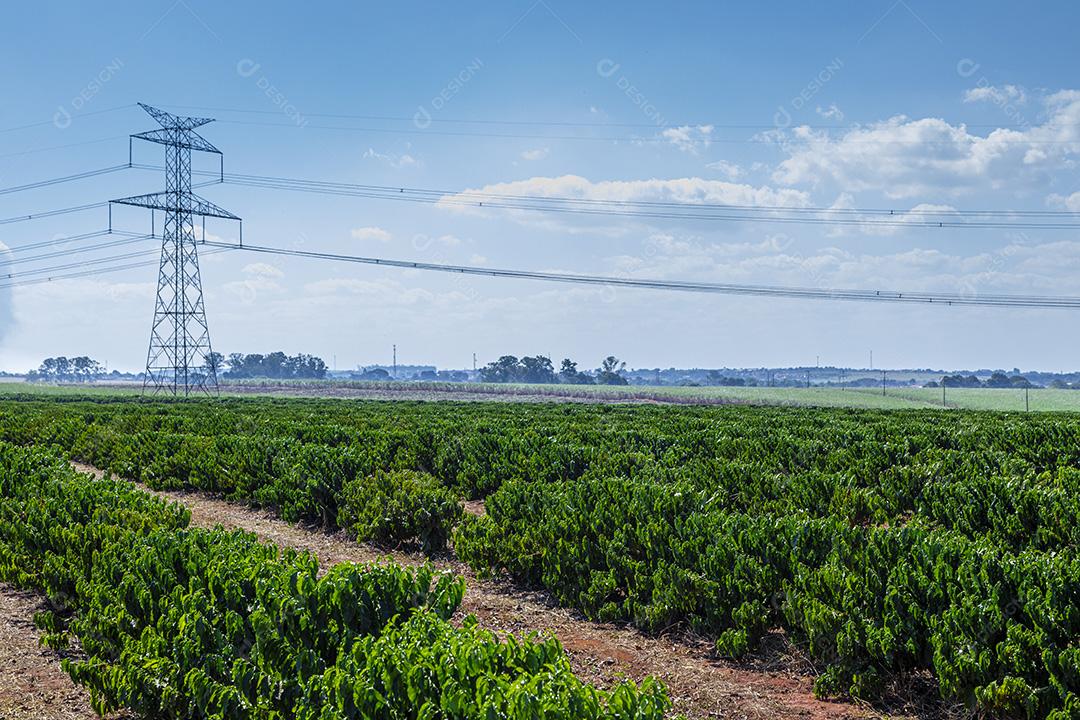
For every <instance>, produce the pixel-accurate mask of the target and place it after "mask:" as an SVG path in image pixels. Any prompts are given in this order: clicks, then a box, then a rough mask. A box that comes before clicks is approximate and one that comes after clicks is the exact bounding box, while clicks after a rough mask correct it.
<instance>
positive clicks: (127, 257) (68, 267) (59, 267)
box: [0, 250, 159, 280]
mask: <svg viewBox="0 0 1080 720" xmlns="http://www.w3.org/2000/svg"><path fill="white" fill-rule="evenodd" d="M158 252H159V251H158V250H138V251H136V252H130V253H125V254H122V255H110V256H108V257H103V258H95V259H93V260H81V261H79V262H72V263H66V264H64V265H53V266H51V267H44V268H34V269H33V270H20V271H19V272H13V273H0V278H4V279H6V280H10V279H11V278H16V277H23V276H24V275H42V274H45V273H51V272H56V271H58V270H71V269H73V268H78V267H85V266H87V265H101V264H103V263H108V262H116V261H118V260H130V259H132V258H136V257H146V256H148V255H156V254H158Z"/></svg>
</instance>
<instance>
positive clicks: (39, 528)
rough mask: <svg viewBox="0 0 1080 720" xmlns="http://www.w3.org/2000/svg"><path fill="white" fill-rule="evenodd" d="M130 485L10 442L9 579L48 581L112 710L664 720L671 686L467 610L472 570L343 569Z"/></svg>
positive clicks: (74, 666) (5, 452)
mask: <svg viewBox="0 0 1080 720" xmlns="http://www.w3.org/2000/svg"><path fill="white" fill-rule="evenodd" d="M188 520H189V516H188V513H187V511H186V510H184V509H182V508H180V507H179V506H177V505H168V504H165V503H164V502H163V501H161V500H158V499H157V498H155V497H153V496H151V495H149V494H147V493H144V492H142V491H140V490H137V489H135V488H134V487H133V486H132V485H131V484H130V483H128V482H126V481H119V480H113V479H110V478H106V479H94V478H93V477H92V476H89V475H84V474H79V473H76V472H75V471H74V470H72V469H71V467H70V466H69V465H68V463H67V462H66V461H65V460H64V459H63V458H61V457H60V456H58V455H56V454H55V453H54V452H52V451H49V450H45V449H40V448H19V447H15V446H12V445H10V444H7V443H0V580H2V581H5V582H9V583H13V584H15V585H17V586H19V587H22V588H27V589H33V590H36V591H39V592H41V593H43V594H44V595H45V596H46V597H47V599H48V604H49V609H48V610H46V611H43V612H41V613H39V614H38V615H37V616H36V617H35V622H36V623H37V625H38V626H39V627H40V628H41V629H42V630H43V631H45V635H44V638H45V640H46V642H47V643H48V644H49V645H51V646H52V647H54V648H56V649H58V650H61V651H63V650H65V649H66V648H68V646H69V643H72V641H77V643H78V647H79V648H80V652H79V653H72V654H70V655H69V656H68V658H67V659H65V660H64V668H65V669H66V671H67V672H68V673H69V674H70V675H71V677H72V678H73V679H74V680H75V681H76V682H78V683H79V684H81V685H83V686H85V687H86V688H88V690H89V692H90V697H91V700H92V704H93V706H94V709H95V710H97V711H98V712H99V713H101V714H102V715H105V714H107V713H112V712H114V711H116V710H120V709H123V708H126V709H127V710H129V711H132V712H134V713H135V714H136V715H137V716H138V717H143V718H154V719H155V720H158V719H161V718H178V719H179V718H220V719H223V720H224V719H226V718H228V719H230V720H232V719H244V720H246V719H249V718H250V719H255V718H259V719H260V720H263V719H267V720H275V719H276V720H285V719H287V718H288V719H291V718H303V719H304V720H330V719H331V718H332V719H334V720H337V719H341V718H357V719H359V718H364V719H367V718H383V719H386V720H390V719H393V720H403V719H417V720H419V719H421V718H423V719H429V718H430V719H433V718H462V719H464V718H470V719H473V718H476V719H479V718H483V719H485V720H486V719H488V718H507V719H511V718H512V719H521V720H526V719H528V720H539V719H542V718H543V719H549V718H550V719H558V720H574V719H575V718H594V719H596V720H601V719H603V720H661V718H663V717H664V716H665V712H666V710H667V708H668V701H667V697H666V694H665V691H664V689H663V688H662V687H661V686H660V685H659V684H657V683H655V682H652V681H647V682H646V683H644V684H643V685H642V686H641V687H640V688H639V687H637V686H635V685H633V684H630V683H626V684H622V685H618V686H617V687H615V688H614V689H613V690H611V691H600V690H597V689H595V688H593V687H591V686H589V685H586V684H584V683H583V682H581V681H580V680H579V679H577V678H576V677H575V676H574V674H573V673H572V671H571V669H570V666H569V663H568V661H567V658H566V656H565V654H564V653H563V651H562V648H561V647H560V645H559V643H558V642H557V641H556V640H554V639H546V640H545V639H539V638H537V639H520V640H516V639H513V638H510V639H505V640H500V639H498V638H496V637H494V636H493V635H492V634H491V633H490V632H488V631H485V630H482V629H480V628H479V627H477V624H476V621H475V620H474V619H473V618H471V617H468V618H465V619H464V620H463V621H462V622H461V623H460V624H457V625H455V624H451V623H450V622H448V620H449V618H450V617H451V616H452V615H453V614H454V612H455V610H456V609H457V607H458V604H459V603H460V601H461V599H462V594H463V592H464V584H463V582H462V581H461V580H460V579H459V578H455V577H453V576H450V575H445V574H439V575H437V574H435V573H434V572H433V571H432V570H431V569H430V568H422V569H419V570H406V569H402V568H401V567H398V566H395V565H391V564H378V565H372V566H363V565H352V564H342V565H337V566H335V567H333V568H331V569H329V571H328V572H326V573H325V574H322V575H320V573H319V567H318V564H317V562H316V560H315V559H314V558H313V557H312V556H310V555H308V554H300V553H296V552H292V551H287V550H281V549H279V548H276V547H274V546H272V545H264V544H260V543H259V542H258V540H257V539H256V537H255V536H254V535H250V534H246V533H242V532H226V531H224V530H221V529H217V530H201V529H191V528H188V527H187V525H188Z"/></svg>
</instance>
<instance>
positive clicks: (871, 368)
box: [870, 350, 874, 371]
mask: <svg viewBox="0 0 1080 720" xmlns="http://www.w3.org/2000/svg"><path fill="white" fill-rule="evenodd" d="M873 369H874V351H873V350H871V351H870V370H871V371H873Z"/></svg>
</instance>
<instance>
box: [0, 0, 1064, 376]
mask: <svg viewBox="0 0 1080 720" xmlns="http://www.w3.org/2000/svg"><path fill="white" fill-rule="evenodd" d="M1078 15H1080V8H1078V7H1077V6H1076V5H1075V4H1070V3H1064V2H1061V3H1040V4H1038V5H1034V6H1031V5H1028V6H1025V5H1021V4H1017V3H1005V2H980V3H975V2H970V3H930V2H918V1H916V0H906V1H900V2H895V0H894V1H893V2H889V1H888V0H885V1H883V2H877V1H876V0H873V1H867V2H860V3H854V2H851V3H833V4H828V5H825V6H822V5H821V4H809V3H740V4H731V3H715V2H676V3H667V4H664V5H659V4H657V3H570V2H564V1H563V0H546V1H544V2H534V1H530V0H523V1H521V2H518V1H516V0H515V1H512V2H503V3H481V2H470V3H456V4H455V3H434V2H432V3H419V2H418V3H377V4H376V3H357V2H351V3H346V2H341V3H321V4H317V5H314V4H308V5H301V4H296V3H253V2H251V3H248V2H237V3H210V2H202V1H200V0H181V1H180V2H171V1H170V0H162V1H161V2H155V1H151V2H145V3H139V4H133V5H131V6H130V7H129V8H124V9H121V8H118V7H116V6H114V5H108V6H104V7H102V6H100V5H97V4H86V3H74V2H52V3H40V4H35V5H30V4H18V5H12V6H11V7H8V8H6V9H5V23H4V26H3V28H2V29H0V59H2V61H3V63H4V66H5V67H6V68H8V70H7V72H6V73H5V80H6V95H7V97H6V102H4V103H3V105H2V106H0V130H3V132H0V187H9V186H12V185H19V184H22V183H25V182H32V181H35V180H39V179H47V178H52V177H57V176H61V175H65V174H68V173H75V172H79V171H83V170H89V169H94V168H100V167H105V166H109V165H113V164H117V163H122V162H125V161H126V159H127V140H126V136H127V135H128V134H130V133H134V132H140V131H143V130H149V129H152V128H153V127H155V124H154V122H153V121H152V120H151V119H150V118H149V117H147V116H146V115H145V114H144V113H143V112H142V111H141V110H139V109H138V108H137V107H135V106H134V103H136V102H140V101H141V102H146V103H150V104H153V105H157V106H160V107H163V108H165V109H168V110H170V111H173V112H176V113H182V114H193V115H207V116H211V117H216V118H217V119H218V122H216V123H214V124H212V125H209V126H207V127H206V128H203V134H204V136H205V137H207V138H208V139H209V140H210V141H211V142H213V143H215V144H216V145H217V146H218V147H219V148H221V149H222V150H223V151H224V153H225V162H226V168H227V169H228V170H231V171H233V172H237V173H250V174H260V175H275V176H287V177H294V178H311V179H320V180H335V181H342V182H352V183H364V184H376V185H392V186H398V185H402V186H408V187H422V188H433V189H440V190H446V191H448V192H452V191H459V190H466V189H473V190H478V189H485V190H499V191H502V192H506V193H511V194H530V195H551V196H567V195H571V196H574V197H581V198H592V199H620V200H626V199H629V200H667V201H671V200H676V201H710V202H724V203H736V204H762V205H772V204H780V205H785V206H787V205H790V206H803V207H834V206H835V207H855V208H865V207H875V208H878V207H886V208H894V209H897V210H910V209H912V208H919V207H923V208H926V207H931V208H939V209H946V210H947V209H949V208H956V209H960V210H968V209H987V208H993V209H1014V210H1025V209H1026V210H1066V209H1071V210H1076V211H1080V180H1078V179H1077V173H1076V167H1077V166H1076V162H1077V158H1078V157H1080V127H1078V124H1080V87H1077V81H1076V78H1075V69H1076V67H1078V60H1080V58H1078V57H1077V54H1078V50H1077V48H1076V44H1075V38H1074V33H1075V28H1076V27H1077V21H1078V20H1080V18H1078V17H1077V16H1078ZM208 108H214V109H212V110H211V109H208ZM334 115H338V116H349V117H332V116H334ZM328 116H329V117H328ZM357 116H367V117H357ZM376 117H378V118H391V119H375V118H376ZM393 118H397V119H393ZM541 122H542V123H559V124H526V123H541ZM32 124H37V125H35V126H33V127H25V128H22V127H21V126H25V125H32ZM12 128H21V129H12ZM505 135H511V136H513V137H501V136H505ZM61 146H63V147H61ZM26 151H32V152H26ZM135 158H136V161H137V162H143V163H153V164H158V163H160V162H161V153H160V148H159V147H157V146H153V145H146V146H143V147H136V156H135ZM199 162H200V163H201V164H200V165H199V166H200V167H203V168H210V167H213V161H212V160H211V159H209V158H200V159H199ZM162 184H163V180H162V178H161V177H160V174H159V173H155V172H151V171H145V170H134V169H133V170H125V171H123V172H120V173H115V174H112V175H108V176H102V177H98V178H93V179H89V180H85V181H80V182H77V183H68V184H63V185H57V186H52V187H49V188H43V189H40V190H34V191H27V192H20V193H13V194H8V195H0V217H3V218H6V217H12V216H15V215H22V214H28V213H31V212H35V211H40V210H48V209H52V208H58V207H66V206H70V205H76V204H84V203H92V202H97V201H100V200H106V199H109V198H114V197H121V196H124V195H130V194H137V193H143V192H150V191H153V190H157V189H160V186H161V185H162ZM201 192H202V193H203V194H204V195H205V196H206V197H207V198H209V199H211V200H213V201H214V202H216V203H218V204H219V205H222V206H224V207H226V208H228V209H230V210H232V211H233V212H235V213H236V214H238V215H240V216H242V217H243V218H244V219H245V222H244V233H245V240H247V241H248V242H258V243H259V244H263V245H272V246H277V247H290V248H303V249H312V250H327V251H331V252H349V253H356V254H363V255H373V256H381V257H388V258H396V259H410V260H423V261H428V262H447V263H461V264H474V265H487V266H491V267H509V268H525V269H535V270H560V271H567V272H582V273H598V274H612V275H619V276H627V277H644V278H667V279H692V280H708V281H718V282H720V281H722V282H739V283H752V284H784V285H799V286H810V287H850V288H872V289H878V288H881V289H901V290H907V289H911V290H937V291H943V292H964V293H971V294H974V295H977V294H979V293H1034V294H1055V295H1080V275H1078V273H1077V272H1076V270H1077V269H1078V268H1080V238H1078V237H1077V233H1076V231H1048V230H1026V231H1018V230H1015V229H1001V228H999V229H980V230H976V229H968V228H963V229H956V228H951V229H950V228H941V229H926V228H892V229H890V230H889V231H888V232H884V231H883V230H882V229H881V228H872V227H862V226H856V227H830V226H816V225H777V224H773V223H759V222H743V223H709V222H701V221H697V222H687V221H671V220H656V221H646V220H643V219H640V218H617V217H599V218H575V217H572V216H563V215H551V214H538V213H524V212H513V211H502V212H500V211H495V210H485V211H476V210H471V211H462V210H461V209H460V208H458V209H455V208H454V207H446V206H442V205H440V206H432V205H416V204H412V203H398V202H388V201H385V200H374V199H363V198H341V197H324V196H318V195H310V194H302V193H290V192H286V191H280V190H270V189H254V188H244V187H237V186H233V185H223V186H218V187H208V188H205V189H204V190H202V191H201ZM105 222H106V217H105V211H104V210H92V211H87V212H85V213H78V214H73V215H65V216H61V217H58V218H50V219H47V220H40V221H32V222H24V223H14V224H9V225H0V243H3V245H4V246H6V247H8V248H11V255H10V257H12V258H18V257H19V252H20V251H19V247H20V246H21V245H26V244H31V243H35V242H40V241H42V240H49V239H51V238H54V237H57V236H60V235H63V234H71V235H74V234H78V233H86V232H90V231H94V230H98V229H101V228H102V227H104V226H105ZM115 224H116V226H118V227H123V228H126V229H131V230H143V229H145V228H147V227H148V225H149V218H148V217H147V216H146V214H145V213H143V212H141V211H135V210H124V211H122V212H117V216H116V222H115ZM210 229H211V232H212V233H213V234H214V235H216V236H218V237H220V238H222V239H225V240H231V239H233V238H235V229H234V228H232V227H230V226H229V225H227V224H223V223H221V224H217V223H212V225H211V228H210ZM95 242H96V241H95ZM76 246H77V241H74V242H73V243H72V245H71V247H72V248H75V247H76ZM151 248H152V245H151V246H148V248H147V249H148V250H149V249H151ZM118 252H121V251H120V250H115V249H114V250H106V251H102V252H99V253H97V254H96V255H95V254H92V253H84V254H78V255H73V256H72V259H73V261H79V260H83V259H85V260H90V259H93V258H95V257H105V256H108V255H109V254H110V253H113V254H115V253H118ZM52 262H57V261H55V260H53V261H52ZM38 266H41V265H40V264H39V265H38ZM24 267H27V266H20V268H19V269H23V268H24ZM154 273H155V269H154V268H142V269H136V270H130V271H126V272H123V273H118V274H110V275H100V276H94V277H87V278H82V279H77V280H68V281H58V282H53V283H46V284H38V285H25V286H17V287H12V288H7V289H3V288H0V367H4V368H8V369H26V368H28V367H31V366H34V365H36V364H37V363H38V362H39V361H40V359H41V358H42V357H44V356H47V355H55V354H68V355H71V354H84V353H85V354H90V355H92V356H94V357H97V358H99V359H102V360H107V361H108V362H109V364H110V367H118V368H122V369H140V367H141V364H142V362H143V359H144V357H145V345H146V340H147V335H148V331H149V324H150V319H151V318H150V314H151V311H152V300H153V288H154V281H155V277H154ZM203 280H204V286H205V289H206V302H207V309H208V313H209V320H210V325H211V331H212V334H213V338H214V344H215V348H216V349H219V350H221V351H224V352H233V351H243V352H257V351H270V350H275V349H279V348H280V349H284V350H286V351H288V352H312V353H316V354H319V355H321V356H323V357H325V358H326V359H327V360H328V361H332V360H333V358H335V357H336V360H337V366H338V367H339V368H347V367H352V366H355V365H357V364H368V363H376V362H387V361H388V360H389V356H390V347H391V345H392V344H393V343H396V344H397V345H398V348H399V360H401V361H402V362H431V363H436V364H438V365H439V366H440V367H462V366H466V365H468V364H470V363H471V358H472V353H473V352H476V353H477V354H478V356H479V358H480V361H481V362H485V361H487V360H490V359H493V358H494V357H495V356H497V355H500V354H504V353H513V354H519V355H520V354H533V353H544V354H550V355H552V356H553V357H555V359H556V361H557V360H558V359H560V358H562V357H565V356H570V357H573V358H575V359H577V360H579V361H580V362H581V364H582V365H583V366H586V367H591V366H595V365H596V364H598V362H599V360H600V358H602V357H603V356H605V355H608V354H611V353H614V354H617V355H619V356H620V357H622V358H625V359H626V360H627V361H628V363H629V364H630V365H631V366H634V367H654V366H664V367H667V366H672V365H674V366H708V367H718V366H758V365H796V364H803V363H812V362H814V361H815V358H816V357H819V356H820V358H821V362H822V363H823V364H837V365H865V364H866V361H867V359H868V353H869V351H870V350H871V349H873V350H874V356H875V364H877V365H885V366H891V367H900V366H906V367H944V368H955V367H966V366H979V367H982V366H997V367H1008V368H1011V367H1014V366H1018V367H1022V368H1041V369H1075V368H1076V362H1075V359H1074V358H1075V356H1076V351H1077V350H1078V349H1080V348H1078V343H1077V341H1076V340H1075V339H1074V338H1073V334H1072V333H1067V332H1061V331H1060V330H1059V328H1062V327H1067V323H1070V321H1073V320H1074V318H1073V317H1072V316H1071V314H1070V312H1071V311H1063V310H995V309H986V308H968V309H963V308H937V307H934V308H927V307H910V306H884V305H855V304H847V303H841V302H798V301H792V300H781V299H761V298H756V299H755V298H739V297H716V296H693V295H680V294H677V293H670V292H668V293H657V292H649V291H633V290H625V289H623V290H618V291H613V290H611V289H605V288H575V287H568V286H549V285H542V284H537V283H535V282H521V281H511V280H495V279H485V278H473V279H462V278H459V277H453V276H441V275H437V274H436V275H433V274H424V273H421V272H419V271H400V270H390V269H384V268H372V267H364V266H351V265H337V264H331V263H325V262H319V261H313V260H298V259H293V258H281V257H257V256H251V255H245V254H241V253H229V254H223V255H218V256H213V257H206V258H205V259H204V261H203Z"/></svg>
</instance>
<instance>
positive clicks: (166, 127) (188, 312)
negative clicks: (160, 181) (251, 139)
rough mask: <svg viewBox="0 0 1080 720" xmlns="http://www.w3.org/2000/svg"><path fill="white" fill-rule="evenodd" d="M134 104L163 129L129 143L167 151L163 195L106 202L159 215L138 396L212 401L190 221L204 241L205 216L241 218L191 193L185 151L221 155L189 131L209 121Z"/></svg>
mask: <svg viewBox="0 0 1080 720" xmlns="http://www.w3.org/2000/svg"><path fill="white" fill-rule="evenodd" d="M139 106H140V107H142V109H143V110H145V111H146V112H147V113H149V114H150V116H151V117H153V118H154V119H155V120H157V121H158V124H159V125H161V129H160V130H150V131H148V132H144V133H139V134H137V135H132V136H131V137H132V139H139V140H147V141H149V142H154V143H158V144H159V145H164V146H165V191H164V192H157V193H150V194H148V195H137V196H134V197H128V198H122V199H120V200H113V201H112V202H114V203H119V204H121V205H134V206H135V207H143V208H150V209H151V210H152V211H154V210H161V211H163V212H164V213H165V222H164V224H163V225H162V234H161V265H160V268H159V270H158V284H157V300H156V301H155V304H154V324H153V326H152V327H151V330H150V348H149V350H148V351H147V353H146V375H145V377H144V379H143V393H146V392H148V391H149V392H151V393H153V394H157V393H166V394H171V395H173V396H180V395H182V396H183V397H188V396H190V395H191V393H192V392H196V393H198V392H203V393H206V394H207V395H211V394H213V395H216V394H217V392H218V380H217V363H216V362H215V361H214V355H213V350H212V348H211V346H210V328H209V327H208V326H207V324H206V308H205V306H204V304H203V291H202V280H201V277H200V275H199V254H198V246H197V243H196V238H195V225H194V221H193V218H195V217H202V218H203V221H202V223H203V225H202V231H203V234H202V239H203V241H204V242H205V241H206V218H207V217H215V218H224V219H228V220H240V218H238V217H237V216H236V215H233V214H232V213H230V212H228V211H227V210H224V209H222V208H220V207H218V206H217V205H214V204H213V203H211V202H209V201H208V200H204V199H203V198H201V197H199V196H198V195H195V194H194V193H192V192H191V151H192V150H198V151H201V152H208V153H214V154H216V155H218V156H219V157H221V151H220V150H218V149H217V148H216V147H214V146H213V145H211V144H210V143H209V142H207V141H206V139H204V138H203V137H202V136H201V135H199V134H198V133H197V132H195V128H197V127H200V126H202V125H206V124H207V123H209V122H213V119H212V118H196V117H180V116H177V115H172V114H170V113H167V112H165V111H163V110H159V109H157V108H155V107H150V106H149V105H144V104H142V103H139ZM222 172H224V164H223V162H222ZM241 232H243V231H242V230H241Z"/></svg>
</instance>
